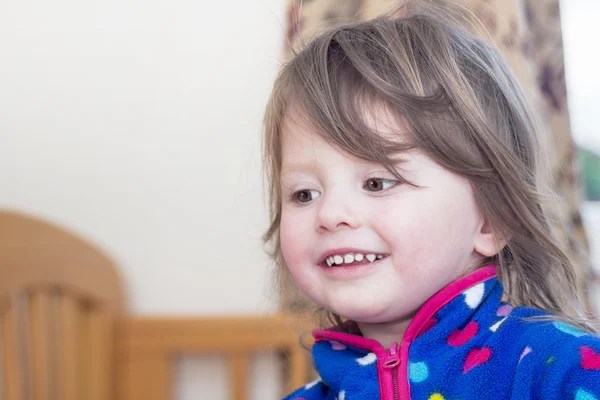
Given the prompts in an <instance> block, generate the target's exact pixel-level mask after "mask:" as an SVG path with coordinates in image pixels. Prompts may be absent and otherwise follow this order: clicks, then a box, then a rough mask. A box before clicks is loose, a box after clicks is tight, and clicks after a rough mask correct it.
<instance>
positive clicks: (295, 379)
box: [287, 346, 309, 393]
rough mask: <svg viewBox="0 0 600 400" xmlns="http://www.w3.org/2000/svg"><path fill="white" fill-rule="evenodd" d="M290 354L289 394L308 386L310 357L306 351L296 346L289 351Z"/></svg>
mask: <svg viewBox="0 0 600 400" xmlns="http://www.w3.org/2000/svg"><path fill="white" fill-rule="evenodd" d="M288 352H289V363H290V365H289V382H287V389H288V390H287V392H288V393H291V392H292V391H293V390H295V389H298V388H299V387H301V386H302V385H304V384H306V377H307V374H308V371H309V368H308V366H309V363H308V356H309V353H308V351H306V350H305V349H303V348H301V347H299V346H294V347H291V348H289V349H288Z"/></svg>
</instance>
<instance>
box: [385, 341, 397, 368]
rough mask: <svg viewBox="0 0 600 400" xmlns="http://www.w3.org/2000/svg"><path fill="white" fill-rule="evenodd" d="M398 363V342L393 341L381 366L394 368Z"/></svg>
mask: <svg viewBox="0 0 600 400" xmlns="http://www.w3.org/2000/svg"><path fill="white" fill-rule="evenodd" d="M398 364H400V354H398V343H396V342H393V343H392V345H391V346H390V349H389V350H388V351H387V355H386V357H385V361H384V362H383V368H394V367H396V366H398Z"/></svg>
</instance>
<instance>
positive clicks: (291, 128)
mask: <svg viewBox="0 0 600 400" xmlns="http://www.w3.org/2000/svg"><path fill="white" fill-rule="evenodd" d="M361 110H362V112H361V113H360V115H355V116H354V117H353V119H354V122H355V124H353V126H352V128H354V129H347V126H344V125H342V126H341V127H340V128H337V129H336V127H334V123H332V120H335V118H331V116H330V118H323V120H320V119H319V118H318V117H315V116H313V115H309V114H308V113H307V112H304V111H303V110H302V109H301V108H300V107H293V108H290V109H288V111H286V112H285V114H284V117H283V120H282V124H281V131H280V140H281V144H282V149H283V146H284V144H285V145H287V146H288V147H289V146H290V145H291V144H292V143H293V142H294V140H296V141H297V140H298V138H301V139H302V141H301V142H302V143H303V144H306V142H307V141H308V140H309V139H310V141H312V142H313V144H315V145H316V144H323V143H337V144H338V145H339V147H341V148H345V147H346V146H345V144H347V145H349V147H353V149H352V150H359V151H360V148H361V147H372V145H373V144H375V143H380V144H385V143H386V142H387V143H391V144H408V143H409V142H410V141H411V140H410V136H411V135H410V134H409V130H408V129H407V128H406V127H407V125H408V124H407V122H406V120H405V119H404V117H403V116H402V115H401V114H400V113H398V112H393V111H391V110H390V109H389V107H386V106H385V105H382V104H377V105H374V106H370V107H369V106H364V107H362V108H361ZM346 150H347V149H346Z"/></svg>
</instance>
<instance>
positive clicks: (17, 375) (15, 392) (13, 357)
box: [1, 307, 24, 400]
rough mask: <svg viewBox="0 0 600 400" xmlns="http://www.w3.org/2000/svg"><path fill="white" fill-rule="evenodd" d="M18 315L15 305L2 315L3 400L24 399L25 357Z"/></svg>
mask: <svg viewBox="0 0 600 400" xmlns="http://www.w3.org/2000/svg"><path fill="white" fill-rule="evenodd" d="M17 321H18V319H17V316H16V312H15V309H14V307H11V308H9V309H8V310H7V311H6V312H5V314H4V315H3V316H2V320H1V324H2V346H3V348H2V355H3V358H4V365H3V368H2V370H3V372H4V379H3V380H2V382H3V384H4V388H3V400H23V396H24V390H23V389H24V387H23V386H24V385H23V382H24V381H23V380H24V376H23V361H24V360H23V357H22V354H21V349H22V347H21V344H20V343H19V340H18V337H19V335H18V326H17Z"/></svg>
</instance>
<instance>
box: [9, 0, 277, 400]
mask: <svg viewBox="0 0 600 400" xmlns="http://www.w3.org/2000/svg"><path fill="white" fill-rule="evenodd" d="M285 3H286V2H285V1H283V0H258V1H257V0H253V1H242V0H236V1H227V2H224V1H216V0H213V1H191V0H175V1H167V0H145V1H141V0H120V1H117V0H103V1H75V0H54V1H51V2H31V1H14V2H2V3H1V4H0V88H1V89H0V135H1V136H0V138H1V140H0V193H1V195H0V207H10V208H16V209H19V210H24V211H26V212H30V213H33V214H36V215H40V216H42V217H44V218H47V219H50V220H52V221H55V222H58V223H61V224H64V225H67V226H69V227H71V228H72V229H74V230H75V231H76V232H77V233H79V234H81V235H82V236H84V237H87V238H88V239H90V240H91V241H92V242H94V243H96V244H97V245H99V246H101V247H102V248H103V249H105V250H106V251H107V252H108V253H109V254H110V255H111V256H112V257H113V258H114V259H115V261H116V262H117V263H118V265H119V267H120V268H121V271H122V273H123V279H124V281H125V282H126V285H127V291H128V294H129V306H130V309H131V311H132V312H135V313H138V314H168V315H174V314H187V315H198V314H240V313H262V312H266V311H268V310H270V309H272V305H273V304H274V302H273V299H272V298H271V297H270V294H269V290H268V289H269V286H268V283H267V282H268V278H269V269H268V265H267V258H266V257H265V255H264V254H263V251H262V247H261V241H260V236H261V234H262V232H263V230H264V229H265V228H266V222H267V221H266V213H265V211H264V207H263V198H262V185H261V175H260V125H261V118H262V113H263V108H264V105H265V102H266V99H267V96H268V92H269V90H270V84H271V82H272V80H273V78H274V76H275V73H276V70H277V68H278V66H279V62H280V59H279V57H280V53H281V50H282V43H283V30H284V28H283V26H282V25H284V24H283V21H284V20H285V19H284V7H285ZM215 363H216V364H215ZM260 363H261V364H260V365H259V366H258V367H257V368H260V369H262V370H266V371H267V372H268V371H271V372H272V370H273V368H272V364H273V362H272V361H269V360H266V359H262V360H260ZM217 364H218V360H214V363H209V364H206V363H204V364H203V363H200V362H198V361H196V360H186V361H184V362H183V363H182V365H181V370H180V372H181V374H180V385H179V386H178V393H179V395H178V398H180V399H192V398H210V399H219V398H225V395H226V391H225V390H224V389H223V388H221V387H217V386H218V385H217V384H215V382H219V379H221V378H219V377H222V376H223V374H224V371H222V370H219V368H217ZM265 374H266V375H265V376H266V377H267V378H257V379H258V381H260V380H261V379H262V382H263V383H264V382H265V379H266V381H269V382H270V381H271V379H268V377H269V374H268V373H265ZM260 386H269V385H260ZM271 386H272V385H270V386H269V387H268V388H267V389H265V388H262V389H260V390H262V391H260V390H259V389H257V390H259V391H258V392H256V393H257V395H256V398H261V399H268V398H276V397H275V395H274V394H273V390H272V389H271Z"/></svg>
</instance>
